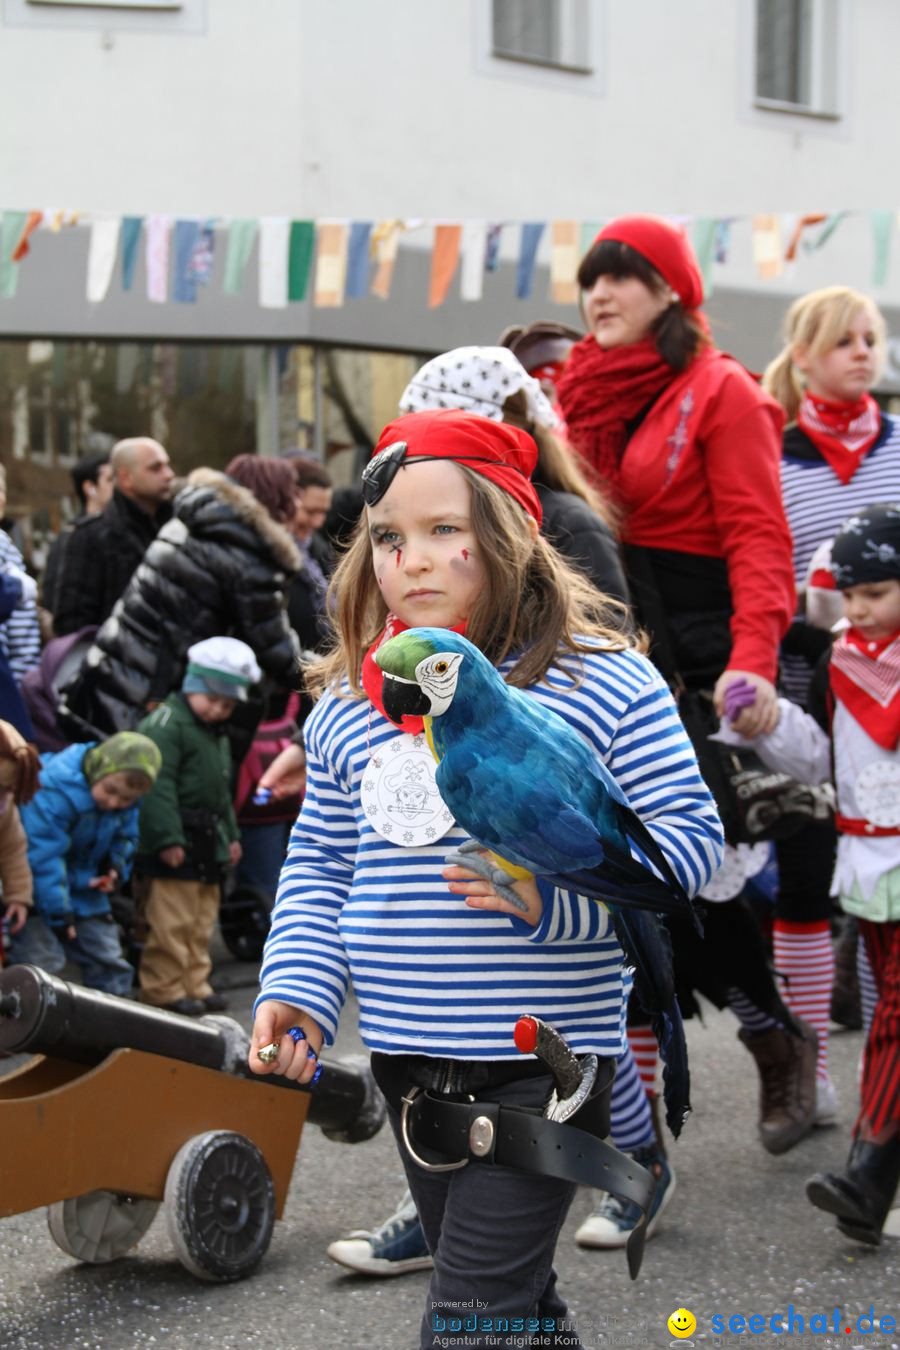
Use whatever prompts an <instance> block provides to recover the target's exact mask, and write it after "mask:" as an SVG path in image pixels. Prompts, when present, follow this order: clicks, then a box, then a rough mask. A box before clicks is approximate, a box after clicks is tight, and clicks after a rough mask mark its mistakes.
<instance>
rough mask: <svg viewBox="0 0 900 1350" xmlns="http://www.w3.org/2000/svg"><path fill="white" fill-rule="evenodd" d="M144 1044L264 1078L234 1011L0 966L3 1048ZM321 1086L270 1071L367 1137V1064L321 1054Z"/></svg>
mask: <svg viewBox="0 0 900 1350" xmlns="http://www.w3.org/2000/svg"><path fill="white" fill-rule="evenodd" d="M120 1049H130V1050H143V1051H145V1052H146V1053H148V1054H153V1055H162V1056H165V1057H167V1058H169V1059H178V1060H184V1061H186V1062H187V1063H188V1064H197V1065H200V1066H201V1067H203V1068H206V1069H216V1070H219V1071H220V1072H223V1073H229V1074H232V1075H234V1076H236V1077H241V1078H247V1079H249V1080H250V1081H257V1082H258V1081H261V1080H260V1079H259V1077H258V1076H257V1075H256V1074H254V1073H253V1072H252V1071H251V1069H250V1067H249V1065H248V1063H247V1051H248V1049H249V1038H248V1037H247V1035H246V1033H245V1032H244V1031H243V1029H242V1027H240V1026H239V1024H238V1023H237V1022H235V1021H233V1019H232V1018H230V1017H217V1016H216V1017H204V1018H199V1019H198V1020H196V1021H194V1020H193V1019H188V1018H186V1017H181V1016H180V1015H179V1014H177V1013H171V1012H166V1011H165V1010H164V1009H162V1008H151V1007H149V1006H147V1005H146V1004H140V1003H133V1002H132V1001H131V1000H129V999H124V998H118V997H116V996H115V995H114V994H104V993H101V992H100V991H99V990H96V989H84V988H82V987H81V986H79V985H71V984H68V983H67V982H66V981H65V980H61V979H60V978H59V977H58V976H57V975H49V974H48V973H47V972H46V971H43V970H39V969H38V968H37V967H36V966H25V965H23V966H10V967H8V968H7V969H6V970H3V971H0V1051H6V1052H8V1053H9V1054H14V1053H17V1052H27V1053H29V1054H35V1055H53V1056H56V1057H57V1058H59V1059H69V1060H74V1061H75V1062H76V1063H79V1064H99V1062H100V1061H101V1060H102V1059H103V1058H105V1056H106V1055H108V1054H109V1053H110V1052H111V1051H112V1050H120ZM322 1064H323V1068H324V1073H323V1074H322V1077H321V1079H320V1080H319V1082H318V1084H317V1085H316V1087H315V1089H314V1090H313V1091H312V1092H310V1089H309V1088H308V1086H306V1085H305V1084H303V1085H301V1084H298V1083H294V1082H292V1081H291V1080H290V1079H287V1078H283V1077H281V1076H280V1075H279V1074H272V1075H267V1076H266V1077H265V1078H264V1079H263V1080H262V1081H265V1082H266V1083H269V1084H271V1085H272V1086H277V1087H283V1088H288V1089H291V1090H293V1091H299V1092H305V1093H307V1094H308V1095H309V1096H310V1104H309V1112H308V1115H307V1120H308V1121H310V1123H311V1124H314V1125H319V1126H321V1128H322V1130H323V1131H324V1133H325V1134H327V1135H328V1136H329V1138H335V1139H341V1140H343V1141H345V1142H347V1143H358V1142H360V1141H361V1140H363V1139H369V1138H371V1136H372V1135H373V1134H375V1133H376V1132H377V1131H378V1129H380V1127H381V1125H382V1123H383V1120H384V1107H383V1102H382V1099H381V1095H380V1093H379V1092H378V1089H377V1087H376V1086H375V1083H374V1080H373V1079H372V1076H371V1071H370V1070H369V1068H368V1065H366V1064H365V1063H363V1064H361V1065H355V1064H354V1065H346V1064H341V1063H338V1062H336V1061H334V1060H323V1061H322Z"/></svg>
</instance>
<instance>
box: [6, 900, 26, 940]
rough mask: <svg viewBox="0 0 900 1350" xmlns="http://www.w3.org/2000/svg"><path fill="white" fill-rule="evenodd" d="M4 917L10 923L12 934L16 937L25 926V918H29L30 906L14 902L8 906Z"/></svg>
mask: <svg viewBox="0 0 900 1350" xmlns="http://www.w3.org/2000/svg"><path fill="white" fill-rule="evenodd" d="M4 917H5V918H6V922H7V923H8V924H9V931H10V934H11V936H13V937H14V936H15V935H16V933H21V931H22V929H23V928H24V927H25V920H26V919H27V918H28V906H27V905H20V904H18V903H16V902H13V903H11V904H9V905H7V906H6V911H5V916H4Z"/></svg>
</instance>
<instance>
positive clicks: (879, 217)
mask: <svg viewBox="0 0 900 1350" xmlns="http://www.w3.org/2000/svg"><path fill="white" fill-rule="evenodd" d="M893 233H894V212H893V211H873V212H872V236H873V242H874V245H875V256H874V259H873V262H872V285H873V286H883V285H884V283H885V282H886V281H887V276H888V265H889V263H890V260H891V239H892V237H893Z"/></svg>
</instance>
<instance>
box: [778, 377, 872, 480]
mask: <svg viewBox="0 0 900 1350" xmlns="http://www.w3.org/2000/svg"><path fill="white" fill-rule="evenodd" d="M797 425H798V426H799V427H800V430H801V431H805V432H806V434H807V436H808V437H809V439H810V440H811V441H812V443H813V445H814V446H815V447H816V449H817V450H818V451H819V452H820V453H821V454H822V456H823V457H824V458H825V459H826V460H827V462H828V463H829V464H830V466H831V468H832V469H833V470H834V472H835V473H836V474H837V476H838V478H839V479H840V480H841V482H842V483H849V482H850V479H851V478H852V477H853V475H854V474H855V473H856V470H857V469H858V468H859V466H860V464H862V462H863V460H864V459H865V457H866V455H867V454H868V453H869V451H870V450H871V449H872V446H873V445H874V444H875V442H876V441H877V440H878V433H879V431H880V430H881V411H880V409H879V407H878V404H877V403H876V402H875V400H874V398H873V397H872V395H871V394H863V396H862V398H861V399H858V400H857V401H856V402H855V403H833V402H832V401H831V400H830V399H825V398H816V397H815V396H814V395H813V394H809V393H807V394H804V395H803V402H802V403H801V404H800V411H799V413H798V414H797Z"/></svg>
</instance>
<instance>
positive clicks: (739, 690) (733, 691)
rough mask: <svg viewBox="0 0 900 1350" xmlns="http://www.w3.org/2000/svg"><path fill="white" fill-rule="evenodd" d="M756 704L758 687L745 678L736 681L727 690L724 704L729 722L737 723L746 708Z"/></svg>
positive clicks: (723, 700)
mask: <svg viewBox="0 0 900 1350" xmlns="http://www.w3.org/2000/svg"><path fill="white" fill-rule="evenodd" d="M755 702H756V686H755V685H753V684H751V683H750V681H749V680H745V679H743V678H741V679H739V680H734V681H733V682H732V683H731V684H730V685H729V686H728V688H727V689H726V690H725V694H724V697H723V699H722V704H723V707H724V709H725V716H726V717H727V718H728V720H729V722H731V723H732V724H733V723H735V722H736V721H737V720H738V718H739V717H740V715H741V713H742V712H743V711H744V709H745V708H752V707H753V704H754V703H755Z"/></svg>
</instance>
